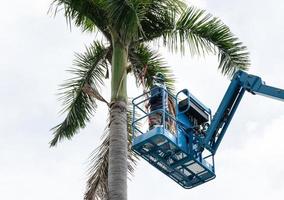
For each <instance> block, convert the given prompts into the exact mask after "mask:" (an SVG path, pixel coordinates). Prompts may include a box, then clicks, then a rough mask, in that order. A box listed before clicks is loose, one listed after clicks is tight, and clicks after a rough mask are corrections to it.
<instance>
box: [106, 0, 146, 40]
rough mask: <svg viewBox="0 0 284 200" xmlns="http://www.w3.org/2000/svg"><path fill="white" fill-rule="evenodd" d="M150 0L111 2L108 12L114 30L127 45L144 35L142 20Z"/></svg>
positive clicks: (108, 4) (118, 0)
mask: <svg viewBox="0 0 284 200" xmlns="http://www.w3.org/2000/svg"><path fill="white" fill-rule="evenodd" d="M149 1H150V0H142V1H141V0H140V1H138V0H109V1H107V2H106V4H107V6H106V7H107V12H108V16H109V20H110V21H111V25H110V26H111V27H112V29H113V30H114V31H115V32H116V33H117V34H119V38H120V39H121V40H122V41H123V42H124V43H127V42H129V41H132V40H133V38H137V37H138V34H139V33H142V34H143V30H142V27H141V24H140V20H141V19H142V18H143V15H144V14H145V9H146V7H147V5H148V3H149Z"/></svg>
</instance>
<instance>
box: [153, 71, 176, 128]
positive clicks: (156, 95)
mask: <svg viewBox="0 0 284 200" xmlns="http://www.w3.org/2000/svg"><path fill="white" fill-rule="evenodd" d="M153 79H154V83H153V87H152V88H151V92H150V95H151V96H150V100H149V106H150V112H151V113H150V115H149V129H150V130H151V129H153V128H155V127H158V126H161V125H163V111H165V112H166V113H165V124H166V128H167V129H168V130H170V131H171V132H172V133H174V128H173V127H175V126H174V122H173V120H172V119H170V117H169V116H168V114H167V113H169V114H171V115H172V116H175V114H174V113H175V111H174V103H173V100H172V99H171V98H169V97H168V92H167V87H166V85H165V77H164V75H163V74H162V73H160V72H158V73H157V74H156V75H155V76H154V77H153ZM163 109H164V110H163Z"/></svg>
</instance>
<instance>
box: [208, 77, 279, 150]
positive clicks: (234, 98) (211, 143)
mask: <svg viewBox="0 0 284 200" xmlns="http://www.w3.org/2000/svg"><path fill="white" fill-rule="evenodd" d="M245 91H248V92H250V93H252V94H259V95H263V96H267V97H270V98H274V99H277V100H281V101H284V90H282V89H279V88H275V87H271V86H268V85H265V83H264V82H263V81H262V80H261V78H260V77H258V76H254V75H250V74H247V73H246V72H243V71H238V72H236V74H235V75H234V77H233V79H232V81H231V84H230V85H229V87H228V89H227V91H226V93H225V95H224V97H223V99H222V101H221V103H220V105H219V107H218V109H217V111H216V113H215V115H214V117H213V119H212V121H211V123H210V126H209V128H208V130H207V131H206V138H205V140H204V145H205V147H206V148H207V149H208V150H209V151H211V152H212V153H213V154H215V153H216V151H217V149H218V147H219V145H220V143H221V141H222V139H223V137H224V135H225V133H226V130H227V128H228V126H229V124H230V122H231V120H232V118H233V116H234V114H235V111H236V110H237V108H238V105H239V103H240V101H241V99H242V97H243V95H244V92H245Z"/></svg>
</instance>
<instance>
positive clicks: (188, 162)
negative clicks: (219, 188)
mask: <svg viewBox="0 0 284 200" xmlns="http://www.w3.org/2000/svg"><path fill="white" fill-rule="evenodd" d="M161 129H162V128H155V129H152V130H151V131H149V132H147V133H146V134H143V135H141V136H138V137H135V138H134V141H133V146H132V149H133V150H134V151H135V152H136V153H137V154H138V155H140V156H141V157H142V158H144V159H145V160H146V161H148V162H149V163H150V164H151V165H153V166H154V167H156V168H157V169H158V170H160V171H161V172H163V173H164V174H166V175H167V176H168V177H170V178H171V179H173V180H174V181H176V182H177V183H178V184H180V185H181V186H182V187H184V188H188V189H190V188H193V187H196V186H198V185H200V184H202V183H205V182H207V181H210V180H212V179H214V178H215V173H214V172H213V171H212V169H210V166H209V165H208V164H207V163H206V161H199V160H198V159H195V158H192V157H190V155H189V154H187V153H185V152H184V151H182V150H181V149H179V147H178V145H177V144H176V141H175V140H176V139H175V137H174V136H173V135H172V134H170V133H169V132H168V131H167V130H164V131H162V130H161Z"/></svg>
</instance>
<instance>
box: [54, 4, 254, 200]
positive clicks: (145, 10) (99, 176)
mask: <svg viewBox="0 0 284 200" xmlns="http://www.w3.org/2000/svg"><path fill="white" fill-rule="evenodd" d="M51 7H52V8H55V13H57V11H59V10H62V9H63V12H64V15H65V17H66V19H67V21H68V23H70V24H71V22H72V21H73V22H74V23H75V25H76V26H79V27H81V28H82V30H83V31H90V32H99V33H100V34H102V35H103V37H104V39H103V40H102V41H95V42H94V43H93V44H92V45H91V46H90V47H88V48H87V49H86V52H85V53H83V54H76V59H75V62H74V67H73V68H72V69H71V72H72V73H73V74H74V78H72V79H69V80H67V81H66V82H65V83H64V84H63V85H62V89H63V90H62V93H61V94H62V99H63V100H64V105H65V107H64V108H63V112H66V113H67V115H66V118H65V119H64V120H63V122H62V123H60V124H58V125H57V126H55V127H54V128H53V129H52V130H53V131H54V138H53V140H52V141H51V142H50V145H51V146H55V145H56V144H57V143H58V142H59V141H61V140H62V139H64V138H67V139H71V138H72V137H73V136H74V135H75V134H76V133H77V132H78V131H79V129H80V128H84V127H85V126H86V123H87V122H88V121H89V120H90V118H91V117H92V116H93V114H94V113H95V111H96V108H97V101H102V102H104V103H105V104H106V105H107V106H108V108H109V121H108V124H107V128H106V131H105V136H104V138H103V142H102V144H101V145H100V147H99V148H98V149H97V150H96V151H95V153H94V156H95V157H94V163H93V165H92V166H91V168H90V171H89V175H90V178H89V180H88V183H87V185H88V186H87V192H86V194H85V199H88V200H91V199H110V200H118V199H119V200H126V199H127V170H128V171H129V172H130V173H131V172H133V169H134V168H133V167H134V166H135V164H136V157H135V155H134V154H133V153H132V152H131V151H130V150H129V148H130V142H129V140H130V138H131V127H130V116H131V115H129V112H128V109H127V103H128V96H127V85H126V83H127V76H128V75H129V74H134V76H135V78H136V83H137V86H138V87H139V86H142V87H144V89H148V88H149V87H151V85H152V81H153V79H152V77H153V75H154V74H155V73H156V72H162V73H163V74H164V75H165V77H166V83H167V86H168V88H170V90H173V89H174V79H173V77H174V76H173V74H172V72H171V70H170V68H169V67H168V66H166V64H165V62H164V60H163V59H162V58H161V57H160V56H159V55H158V54H157V52H155V51H152V50H151V48H150V47H149V44H150V43H151V42H152V41H162V42H163V44H164V45H165V46H166V47H168V48H169V49H170V50H171V51H174V52H176V51H180V52H181V53H185V52H184V49H185V45H189V48H190V53H191V54H192V55H194V54H198V55H203V54H207V53H214V54H217V55H218V58H219V69H220V70H221V72H222V73H223V74H225V75H231V74H233V73H234V72H235V71H236V70H238V69H243V70H245V69H247V68H248V66H249V59H248V53H247V51H246V47H245V46H243V44H242V43H241V42H239V41H238V39H237V38H236V37H235V36H234V35H233V34H232V33H231V32H230V30H229V28H228V27H227V26H226V25H224V24H223V23H222V22H221V21H220V20H219V19H217V18H214V17H212V16H211V15H210V14H206V12H205V11H203V10H200V9H197V8H194V7H188V6H187V5H186V4H185V3H184V1H183V0H54V2H53V4H52V6H51ZM109 75H110V77H111V99H110V102H108V101H107V100H105V99H104V98H103V97H102V95H101V94H100V92H99V91H100V88H101V87H102V86H103V84H104V82H105V81H106V79H107V78H108V77H109Z"/></svg>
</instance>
